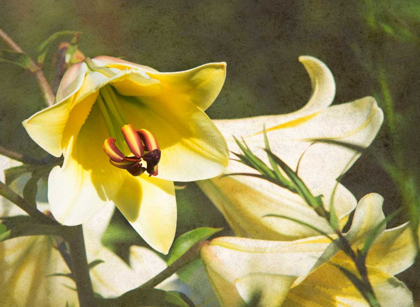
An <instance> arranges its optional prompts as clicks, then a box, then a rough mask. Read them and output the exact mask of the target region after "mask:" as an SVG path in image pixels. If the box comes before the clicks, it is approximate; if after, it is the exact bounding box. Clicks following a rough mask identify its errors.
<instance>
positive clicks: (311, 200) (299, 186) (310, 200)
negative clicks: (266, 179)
mask: <svg viewBox="0 0 420 307" xmlns="http://www.w3.org/2000/svg"><path fill="white" fill-rule="evenodd" d="M266 152H267V154H268V155H269V156H270V157H271V158H272V159H273V160H274V162H275V163H276V164H278V165H279V166H280V168H281V169H282V170H283V171H284V172H285V173H286V175H287V176H288V177H289V178H290V180H291V181H292V183H293V184H294V186H295V188H296V190H297V192H298V194H299V195H300V196H301V197H302V198H303V199H304V200H305V202H306V203H307V204H308V205H309V206H311V207H312V208H314V209H315V211H316V212H317V213H318V215H320V216H322V217H325V218H328V219H329V214H328V212H326V211H325V209H324V205H323V204H322V198H321V196H316V197H314V196H313V195H312V193H311V192H310V191H309V189H308V187H307V186H306V185H305V183H304V182H303V181H302V180H301V179H300V178H299V176H298V175H297V174H296V173H295V172H294V171H293V170H292V169H291V168H290V167H289V166H288V165H287V164H286V163H285V162H283V160H281V159H280V158H279V157H278V156H276V155H275V154H273V153H272V152H271V151H268V150H266Z"/></svg>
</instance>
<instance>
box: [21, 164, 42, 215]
mask: <svg viewBox="0 0 420 307" xmlns="http://www.w3.org/2000/svg"><path fill="white" fill-rule="evenodd" d="M43 175H44V172H33V173H32V176H31V178H30V179H29V180H28V182H27V183H26V184H25V187H24V188H23V198H24V199H25V200H26V201H27V202H28V203H29V204H31V205H32V206H33V207H35V208H36V194H37V192H38V181H39V179H41V177H42V176H43Z"/></svg>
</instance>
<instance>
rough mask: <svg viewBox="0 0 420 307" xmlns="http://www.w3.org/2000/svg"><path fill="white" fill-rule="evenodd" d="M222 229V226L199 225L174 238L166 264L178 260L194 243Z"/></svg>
mask: <svg viewBox="0 0 420 307" xmlns="http://www.w3.org/2000/svg"><path fill="white" fill-rule="evenodd" d="M222 229H223V228H210V227H200V228H196V229H194V230H191V231H189V232H186V233H184V234H183V235H181V236H180V237H179V238H177V239H176V240H175V242H174V244H173V246H172V249H171V252H170V254H169V256H168V260H167V263H168V266H169V265H171V264H172V263H174V262H175V261H176V260H178V259H179V258H180V257H181V256H182V255H183V254H185V253H186V252H187V251H188V250H189V249H190V248H191V247H193V246H194V245H195V244H197V243H199V242H201V241H204V240H206V239H208V238H209V237H211V236H212V235H214V234H216V233H218V232H219V231H221V230H222Z"/></svg>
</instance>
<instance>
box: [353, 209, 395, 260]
mask: <svg viewBox="0 0 420 307" xmlns="http://www.w3.org/2000/svg"><path fill="white" fill-rule="evenodd" d="M401 211H402V208H399V209H398V210H396V211H394V212H393V213H392V214H390V215H388V216H387V217H385V218H384V219H383V220H382V221H381V222H380V223H379V224H378V225H376V226H375V228H373V229H372V230H371V231H370V232H369V234H368V236H367V237H366V240H365V244H364V245H363V248H362V250H361V251H360V254H361V255H362V256H366V255H367V253H368V252H369V250H370V248H371V247H372V245H373V243H374V242H375V240H376V238H377V237H378V234H379V233H380V232H381V229H382V228H384V227H385V225H386V223H388V222H389V221H390V220H392V219H393V218H394V217H395V216H396V215H398V214H399V213H400V212H401Z"/></svg>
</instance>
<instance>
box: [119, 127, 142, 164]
mask: <svg viewBox="0 0 420 307" xmlns="http://www.w3.org/2000/svg"><path fill="white" fill-rule="evenodd" d="M121 132H122V134H123V135H124V139H125V142H126V143H127V145H128V147H129V148H130V150H131V152H132V153H133V154H134V156H136V158H141V156H142V155H143V153H144V149H143V144H142V143H141V140H140V137H139V135H138V134H137V132H136V130H134V128H133V126H132V125H130V124H128V125H124V126H123V127H122V128H121Z"/></svg>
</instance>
